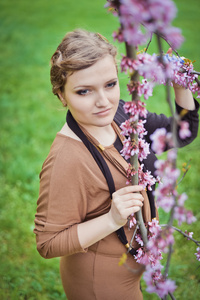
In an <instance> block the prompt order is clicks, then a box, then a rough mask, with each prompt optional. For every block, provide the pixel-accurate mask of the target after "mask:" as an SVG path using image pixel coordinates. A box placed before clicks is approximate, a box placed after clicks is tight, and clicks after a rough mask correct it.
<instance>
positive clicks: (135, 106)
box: [124, 101, 147, 118]
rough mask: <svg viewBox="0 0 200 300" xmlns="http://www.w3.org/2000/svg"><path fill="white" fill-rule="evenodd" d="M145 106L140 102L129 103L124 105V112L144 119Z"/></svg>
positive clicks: (145, 114)
mask: <svg viewBox="0 0 200 300" xmlns="http://www.w3.org/2000/svg"><path fill="white" fill-rule="evenodd" d="M145 106H146V104H145V103H144V102H141V101H130V102H126V103H125V104H124V111H125V113H127V114H130V115H132V116H140V117H143V118H146V116H147V110H146V108H145Z"/></svg>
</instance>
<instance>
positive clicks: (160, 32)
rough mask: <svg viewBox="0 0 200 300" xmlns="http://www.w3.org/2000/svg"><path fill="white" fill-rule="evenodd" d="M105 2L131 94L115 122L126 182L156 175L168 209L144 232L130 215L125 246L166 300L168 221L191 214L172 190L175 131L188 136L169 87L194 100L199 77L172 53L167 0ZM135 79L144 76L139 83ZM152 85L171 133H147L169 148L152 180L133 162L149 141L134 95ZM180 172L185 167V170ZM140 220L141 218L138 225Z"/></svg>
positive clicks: (176, 36)
mask: <svg viewBox="0 0 200 300" xmlns="http://www.w3.org/2000/svg"><path fill="white" fill-rule="evenodd" d="M107 1H108V3H109V4H108V5H107V6H109V7H110V9H111V10H112V12H113V13H114V15H115V16H118V17H119V20H120V28H119V29H118V30H117V31H116V32H114V34H113V37H114V38H115V39H117V40H118V41H119V42H120V43H121V42H124V43H125V45H126V56H123V58H122V61H121V70H122V72H125V73H129V74H130V78H131V80H130V82H129V84H128V85H127V86H128V91H129V93H130V94H131V95H132V102H126V103H125V105H124V110H125V112H126V113H127V114H129V116H130V118H129V120H127V121H125V122H124V123H123V124H122V125H121V129H122V134H123V135H124V136H125V137H126V140H125V142H124V147H123V149H122V152H121V153H122V156H124V158H125V159H126V160H128V159H130V165H129V168H128V170H127V183H132V184H140V185H143V187H144V188H145V189H146V188H148V189H149V190H151V189H152V188H151V186H152V185H155V183H156V182H157V181H159V178H160V179H161V180H162V184H159V185H158V188H157V189H156V190H155V197H156V200H157V206H158V207H161V208H162V209H163V210H164V211H166V212H170V218H169V222H168V224H167V225H166V226H165V228H161V226H160V225H159V224H158V221H157V220H154V219H153V220H152V221H151V222H148V233H147V229H146V227H145V225H144V222H143V218H142V214H141V211H140V212H139V213H138V214H137V216H136V218H137V222H138V224H139V226H140V231H139V230H138V231H137V232H136V230H137V225H138V224H137V225H136V230H135V232H134V234H133V236H132V239H131V244H132V242H133V239H134V238H135V240H136V241H137V243H138V244H139V245H140V248H139V249H138V250H137V254H136V255H135V259H136V261H137V262H138V263H140V264H142V265H143V266H145V267H146V271H145V273H144V276H143V278H144V280H145V281H146V283H147V291H148V292H149V293H157V294H158V296H159V297H160V298H162V299H166V297H167V295H169V296H170V297H171V298H172V299H175V298H174V296H173V292H174V290H175V289H176V285H175V283H174V282H173V281H172V280H170V279H168V278H167V277H168V271H169V266H170V261H171V256H172V252H173V243H174V237H173V232H174V230H176V229H175V228H174V227H173V221H174V219H176V220H178V224H179V225H181V223H182V222H187V223H188V224H190V223H192V222H194V221H195V220H196V218H195V217H194V216H193V214H192V212H191V211H188V210H187V209H186V208H185V207H184V202H185V200H186V199H187V195H186V194H185V193H183V194H181V195H179V194H178V192H177V180H178V177H179V174H180V172H179V170H178V169H177V167H176V160H177V147H178V135H179V137H180V139H185V138H187V137H190V135H191V132H190V130H189V125H188V123H187V122H185V121H184V120H183V119H182V118H183V116H184V114H185V113H186V112H185V111H184V110H183V111H182V112H181V113H180V115H178V114H177V113H176V112H175V111H174V108H173V103H172V100H171V97H170V86H172V82H173V83H175V84H178V85H181V86H183V87H185V88H188V89H190V91H192V93H196V92H197V93H198V95H197V98H200V81H199V80H198V75H200V73H199V72H196V71H195V70H194V69H193V64H192V62H191V61H190V60H188V59H185V58H181V57H180V56H179V54H178V52H177V51H176V48H178V47H179V46H180V45H181V43H182V41H183V37H182V35H181V32H180V29H178V28H175V27H173V26H172V25H171V22H172V20H173V19H174V17H175V15H176V7H175V5H174V3H173V2H172V1H171V0H165V1H161V0H155V1H152V0H107ZM166 12H167V14H166ZM141 26H142V27H143V29H142V30H141ZM153 34H156V36H157V44H158V52H159V55H156V54H153V55H149V54H148V53H147V49H148V47H149V45H150V43H151V40H152V35H153ZM149 38H150V41H149V43H148V45H147V47H146V50H145V52H144V53H142V52H140V53H136V48H137V47H138V45H141V44H144V43H146V41H147V40H148V39H149ZM162 40H165V41H166V42H167V43H168V44H169V45H170V46H171V48H172V49H173V51H174V52H175V53H176V55H177V56H174V55H172V51H171V50H170V51H169V52H168V53H167V54H165V55H164V54H163V49H162ZM140 77H143V78H144V79H142V81H140V80H139V79H140ZM156 84H164V85H165V86H166V98H167V102H168V104H169V108H170V111H171V115H172V120H173V124H172V132H167V130H166V128H158V129H157V130H155V131H154V133H153V134H152V135H151V136H150V139H151V140H152V143H151V149H152V150H153V151H154V152H155V153H156V154H157V155H159V154H161V153H162V152H163V151H164V150H166V149H169V148H174V149H173V150H171V151H170V152H168V157H167V160H166V161H162V160H157V161H156V162H155V167H156V172H155V175H157V178H154V177H153V176H152V175H151V172H149V171H148V170H147V171H146V172H144V171H143V167H144V165H143V164H142V163H141V164H138V161H140V162H142V161H143V160H144V159H146V158H147V156H148V154H149V144H148V143H146V142H145V140H144V139H143V137H144V136H145V135H146V134H147V132H146V130H145V127H144V124H145V118H146V116H147V111H146V109H145V103H144V102H141V100H140V97H141V96H142V95H143V97H144V99H145V100H147V99H148V98H149V97H150V96H152V91H153V87H154V86H155V85H156ZM186 172H187V170H186V171H185V174H186ZM185 174H184V176H185ZM182 179H183V177H182ZM182 179H181V181H182ZM138 215H139V216H138ZM140 220H142V225H141V223H140ZM130 223H131V224H133V223H134V220H133V219H132V220H131V219H130ZM197 246H198V248H197V253H195V255H196V257H197V260H199V261H200V247H199V242H198V241H197ZM162 252H165V253H167V252H168V257H167V263H166V266H165V269H164V272H163V273H162V272H161V270H162V268H163V266H162V265H161V263H160V260H161V259H162V255H161V253H162Z"/></svg>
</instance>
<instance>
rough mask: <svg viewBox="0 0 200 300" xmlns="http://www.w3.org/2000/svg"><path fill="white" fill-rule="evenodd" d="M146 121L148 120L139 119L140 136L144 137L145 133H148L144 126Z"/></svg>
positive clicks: (138, 131)
mask: <svg viewBox="0 0 200 300" xmlns="http://www.w3.org/2000/svg"><path fill="white" fill-rule="evenodd" d="M145 123H146V120H139V121H138V123H137V133H138V136H139V137H141V138H143V137H144V135H146V134H147V131H146V129H145V127H144V124H145Z"/></svg>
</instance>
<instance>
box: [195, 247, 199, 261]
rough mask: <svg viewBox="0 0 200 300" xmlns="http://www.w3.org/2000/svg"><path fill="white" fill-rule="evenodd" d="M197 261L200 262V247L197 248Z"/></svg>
mask: <svg viewBox="0 0 200 300" xmlns="http://www.w3.org/2000/svg"><path fill="white" fill-rule="evenodd" d="M195 255H196V257H197V260H198V261H200V247H197V253H195Z"/></svg>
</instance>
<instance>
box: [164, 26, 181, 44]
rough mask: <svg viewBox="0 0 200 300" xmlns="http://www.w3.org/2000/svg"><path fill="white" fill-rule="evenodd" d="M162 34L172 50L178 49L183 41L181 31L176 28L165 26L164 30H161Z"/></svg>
mask: <svg viewBox="0 0 200 300" xmlns="http://www.w3.org/2000/svg"><path fill="white" fill-rule="evenodd" d="M162 34H163V35H164V37H165V38H166V40H167V41H169V43H170V44H171V45H172V47H173V48H174V49H178V48H180V46H181V44H182V43H183V41H184V38H183V36H182V34H181V30H180V29H179V28H177V27H173V26H167V27H165V28H162Z"/></svg>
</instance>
